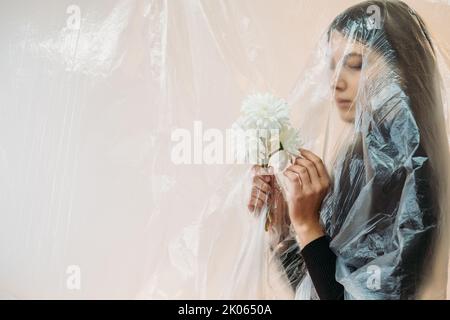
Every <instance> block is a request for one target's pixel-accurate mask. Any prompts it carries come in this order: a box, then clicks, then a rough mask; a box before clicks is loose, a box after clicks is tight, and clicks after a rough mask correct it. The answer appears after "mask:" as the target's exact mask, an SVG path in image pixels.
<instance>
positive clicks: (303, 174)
mask: <svg viewBox="0 0 450 320" xmlns="http://www.w3.org/2000/svg"><path fill="white" fill-rule="evenodd" d="M286 170H288V171H292V172H294V173H298V174H299V176H300V179H301V180H302V183H303V185H306V184H311V177H310V176H309V173H308V169H307V168H306V167H304V166H299V165H295V164H294V165H292V166H290V167H289V168H287V169H286Z"/></svg>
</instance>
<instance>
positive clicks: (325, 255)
mask: <svg viewBox="0 0 450 320" xmlns="http://www.w3.org/2000/svg"><path fill="white" fill-rule="evenodd" d="M301 254H302V256H303V259H304V260H305V264H306V268H307V269H308V272H309V275H310V277H311V280H312V282H313V284H314V288H315V289H316V291H317V294H318V296H319V298H320V299H321V300H343V299H344V287H343V286H342V285H341V284H340V283H339V282H337V281H336V276H335V274H336V255H335V254H334V252H333V251H331V249H330V239H329V237H328V236H323V237H320V238H318V239H316V240H314V241H312V242H310V243H309V244H308V245H306V246H305V247H304V248H303V249H302V251H301Z"/></svg>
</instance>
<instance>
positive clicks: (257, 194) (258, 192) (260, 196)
mask: <svg viewBox="0 0 450 320" xmlns="http://www.w3.org/2000/svg"><path fill="white" fill-rule="evenodd" d="M251 196H252V197H255V198H257V199H262V200H264V199H268V198H270V194H269V193H265V192H264V191H261V190H259V189H257V188H253V189H252V193H251Z"/></svg>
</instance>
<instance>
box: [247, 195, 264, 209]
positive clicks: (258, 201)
mask: <svg viewBox="0 0 450 320" xmlns="http://www.w3.org/2000/svg"><path fill="white" fill-rule="evenodd" d="M250 203H251V204H252V205H253V206H254V207H255V208H256V209H261V208H262V207H263V206H264V203H265V202H264V200H262V199H258V198H255V197H252V198H251V200H250Z"/></svg>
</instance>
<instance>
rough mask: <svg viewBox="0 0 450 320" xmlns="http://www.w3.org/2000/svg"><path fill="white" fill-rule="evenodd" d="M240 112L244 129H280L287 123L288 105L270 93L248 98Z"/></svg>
mask: <svg viewBox="0 0 450 320" xmlns="http://www.w3.org/2000/svg"><path fill="white" fill-rule="evenodd" d="M241 111H242V113H243V120H242V121H243V126H244V127H245V129H255V128H258V129H269V130H270V129H281V128H282V127H283V126H284V125H286V124H288V123H289V105H288V104H287V103H286V101H284V100H283V99H279V98H277V97H275V96H274V95H272V94H270V93H265V94H261V93H257V94H253V95H250V96H248V97H247V98H246V99H245V100H244V102H243V103H242V109H241Z"/></svg>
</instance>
